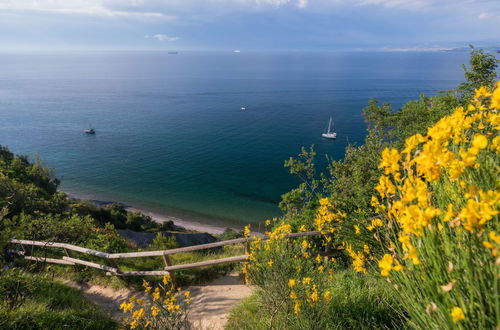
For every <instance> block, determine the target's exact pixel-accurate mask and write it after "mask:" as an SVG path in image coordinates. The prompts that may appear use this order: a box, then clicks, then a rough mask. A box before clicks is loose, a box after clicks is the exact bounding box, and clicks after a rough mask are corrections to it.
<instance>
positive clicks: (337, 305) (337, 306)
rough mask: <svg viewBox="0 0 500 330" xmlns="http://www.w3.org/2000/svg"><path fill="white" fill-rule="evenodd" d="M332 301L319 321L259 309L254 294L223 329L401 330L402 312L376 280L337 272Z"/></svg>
mask: <svg viewBox="0 0 500 330" xmlns="http://www.w3.org/2000/svg"><path fill="white" fill-rule="evenodd" d="M328 285H329V287H330V290H331V292H332V293H333V298H332V300H331V303H330V304H329V308H328V310H325V312H324V314H323V315H321V319H318V318H311V317H309V316H308V315H301V314H299V315H298V316H297V317H296V316H294V315H291V314H286V313H283V312H280V311H278V312H277V313H276V314H275V315H274V316H273V315H272V311H270V310H269V309H267V308H266V306H263V304H262V301H263V300H262V299H261V295H264V294H266V293H265V292H261V291H257V293H255V294H253V295H252V296H250V297H248V298H247V299H245V300H244V301H242V302H241V303H240V304H238V305H237V306H236V307H235V308H234V309H233V310H232V311H231V314H230V316H229V320H228V323H227V326H226V328H227V329H230V330H231V329H234V330H236V329H252V330H254V329H300V330H302V329H380V328H382V329H384V328H405V321H404V316H403V311H402V310H401V309H400V308H399V303H398V301H397V300H396V298H395V297H394V295H393V292H392V290H393V289H392V288H391V287H390V285H389V284H388V283H387V282H385V281H384V280H383V279H381V278H379V277H372V276H367V275H359V274H355V273H354V272H352V271H349V270H345V271H339V272H337V273H336V274H335V275H334V276H333V278H332V279H331V280H330V281H329V283H328Z"/></svg>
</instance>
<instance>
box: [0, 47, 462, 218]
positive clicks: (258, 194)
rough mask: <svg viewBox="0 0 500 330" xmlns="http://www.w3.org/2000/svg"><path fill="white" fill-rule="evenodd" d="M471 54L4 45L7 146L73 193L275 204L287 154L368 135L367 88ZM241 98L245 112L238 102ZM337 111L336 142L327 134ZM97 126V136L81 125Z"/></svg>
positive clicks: (168, 210) (157, 205)
mask: <svg viewBox="0 0 500 330" xmlns="http://www.w3.org/2000/svg"><path fill="white" fill-rule="evenodd" d="M467 59H468V54H465V53H444V52H443V53H416V52H415V53H413V52H407V53H404V52H402V53H298V52H297V53H245V52H242V53H240V54H233V53H217V52H212V53H201V52H200V53H196V52H193V53H180V54H178V55H168V54H166V53H161V52H96V53H57V54H55V53H54V54H51V53H22V54H13V53H11V54H0V144H2V145H6V146H8V147H9V148H10V149H11V150H12V151H14V152H16V153H23V154H28V155H39V157H40V158H42V159H43V160H44V161H45V163H46V164H47V165H49V166H51V167H52V168H54V170H55V172H56V174H57V176H58V177H60V178H61V179H62V185H61V187H62V188H63V189H65V190H66V191H69V192H73V193H77V194H81V195H85V196H88V197H91V198H95V199H102V200H118V201H121V202H124V203H127V204H129V205H133V206H135V207H139V208H146V209H150V210H152V211H154V212H157V213H162V214H172V215H175V216H179V217H188V218H189V217H195V218H197V219H201V220H205V221H215V219H225V220H228V221H230V222H256V221H259V220H263V219H266V218H268V217H272V216H276V215H278V214H279V210H278V208H277V203H278V202H279V200H280V195H281V194H283V193H285V192H287V191H288V190H289V189H291V188H292V187H294V186H295V185H296V184H297V181H296V180H295V179H294V178H293V177H291V176H290V175H289V174H288V173H287V171H286V169H285V168H284V167H283V162H284V160H285V159H287V158H289V157H290V156H294V155H296V154H298V152H299V151H300V147H301V146H309V145H311V144H314V145H315V148H316V151H317V152H318V164H319V166H320V167H323V166H324V165H325V155H326V154H328V155H330V156H331V157H333V158H336V159H338V158H341V157H342V156H343V151H344V148H345V147H346V145H347V142H348V141H349V142H350V143H357V144H359V143H361V142H362V141H363V138H364V134H365V124H364V122H363V119H362V117H361V110H362V109H363V107H364V106H365V105H366V104H367V100H368V99H370V98H376V99H379V100H381V101H387V102H390V103H392V104H394V105H395V106H396V107H397V106H400V105H401V104H403V103H404V102H406V101H408V100H411V99H415V98H417V97H418V96H419V94H420V93H425V94H428V95H431V94H435V93H437V91H439V90H443V89H448V88H452V87H454V86H456V85H457V83H459V82H460V81H462V71H461V67H460V66H461V64H462V63H466V62H467ZM242 106H245V107H246V108H247V110H246V111H241V110H240V108H241V107H242ZM330 116H333V117H334V120H335V128H336V131H337V134H338V138H337V140H336V141H331V140H325V139H322V138H321V133H322V131H323V130H324V129H325V127H326V125H327V123H328V119H329V117H330ZM89 125H92V126H93V127H94V128H95V129H96V132H97V133H96V134H95V136H89V135H85V134H84V133H83V129H84V128H85V127H88V126H89Z"/></svg>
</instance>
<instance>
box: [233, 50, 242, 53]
mask: <svg viewBox="0 0 500 330" xmlns="http://www.w3.org/2000/svg"><path fill="white" fill-rule="evenodd" d="M233 53H241V50H239V49H235V50H233Z"/></svg>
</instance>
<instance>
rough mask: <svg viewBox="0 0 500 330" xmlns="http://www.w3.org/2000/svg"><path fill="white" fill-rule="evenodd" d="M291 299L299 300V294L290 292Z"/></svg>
mask: <svg viewBox="0 0 500 330" xmlns="http://www.w3.org/2000/svg"><path fill="white" fill-rule="evenodd" d="M290 298H292V299H297V293H296V292H295V291H293V290H292V292H290Z"/></svg>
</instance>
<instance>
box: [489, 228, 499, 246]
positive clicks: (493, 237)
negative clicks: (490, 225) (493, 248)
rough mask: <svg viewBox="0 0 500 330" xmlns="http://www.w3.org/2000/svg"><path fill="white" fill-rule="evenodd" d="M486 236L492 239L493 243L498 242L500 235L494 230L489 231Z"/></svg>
mask: <svg viewBox="0 0 500 330" xmlns="http://www.w3.org/2000/svg"><path fill="white" fill-rule="evenodd" d="M488 237H489V238H490V239H491V240H492V241H495V243H500V235H497V234H496V233H495V232H494V231H490V233H489V234H488Z"/></svg>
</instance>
